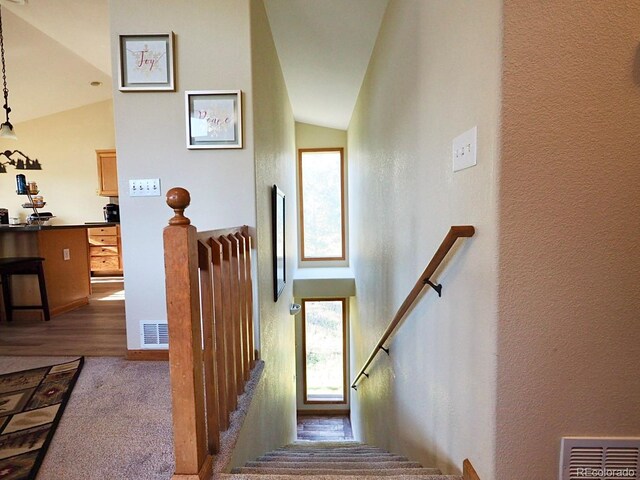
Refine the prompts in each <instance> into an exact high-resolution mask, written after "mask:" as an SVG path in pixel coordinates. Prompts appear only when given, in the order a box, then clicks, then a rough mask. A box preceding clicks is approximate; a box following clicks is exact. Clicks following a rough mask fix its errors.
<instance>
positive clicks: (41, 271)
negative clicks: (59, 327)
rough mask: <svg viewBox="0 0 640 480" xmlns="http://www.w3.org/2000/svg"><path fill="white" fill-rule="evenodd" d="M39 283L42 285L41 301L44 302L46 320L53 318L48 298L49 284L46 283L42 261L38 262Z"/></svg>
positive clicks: (43, 308)
mask: <svg viewBox="0 0 640 480" xmlns="http://www.w3.org/2000/svg"><path fill="white" fill-rule="evenodd" d="M38 284H39V286H40V303H41V304H42V312H43V313H44V319H45V321H47V322H48V321H49V320H51V314H50V313H49V299H48V298H47V286H46V285H45V283H44V269H43V268H42V262H40V263H38Z"/></svg>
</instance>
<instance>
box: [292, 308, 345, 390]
mask: <svg viewBox="0 0 640 480" xmlns="http://www.w3.org/2000/svg"><path fill="white" fill-rule="evenodd" d="M302 322H303V325H302V349H303V373H304V403H346V398H347V386H346V377H347V374H346V372H347V361H346V355H345V351H346V346H347V344H346V301H345V299H344V298H341V299H315V300H303V301H302Z"/></svg>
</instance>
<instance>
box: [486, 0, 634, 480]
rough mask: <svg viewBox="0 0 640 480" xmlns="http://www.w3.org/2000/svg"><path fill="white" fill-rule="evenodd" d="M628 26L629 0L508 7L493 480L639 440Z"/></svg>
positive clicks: (542, 474) (541, 474)
mask: <svg viewBox="0 0 640 480" xmlns="http://www.w3.org/2000/svg"><path fill="white" fill-rule="evenodd" d="M638 25H640V4H639V3H638V2H628V1H624V0H611V1H607V2H599V1H596V0H590V1H584V2H573V1H556V2H526V1H512V0H507V1H506V2H505V9H504V58H505V63H504V73H503V89H504V94H503V114H502V123H503V130H502V162H501V164H502V165H501V180H500V188H501V192H500V211H499V214H500V218H499V223H500V295H499V306H500V314H499V315H500V316H499V318H500V321H499V343H498V404H497V427H498V433H497V445H496V447H497V450H496V459H497V466H496V478H499V479H503V478H515V477H517V478H522V479H541V478H545V479H547V478H549V479H550V478H556V475H557V471H558V460H559V447H560V437H562V436H565V435H568V436H570V435H585V436H623V435H636V436H637V435H638V434H639V433H640V413H639V410H638V405H640V381H639V376H638V366H639V365H640V328H638V318H640V317H639V313H638V312H640V295H639V294H638V277H639V274H640V256H639V255H638V251H639V246H640V245H639V241H638V232H640V195H639V193H638V192H639V191H638V185H640V162H639V161H638V152H640V135H639V133H638V129H639V128H640V74H639V72H640V60H639V59H640V54H639V52H640V49H639V46H638V43H639V41H640V36H639V33H640V30H639V28H638Z"/></svg>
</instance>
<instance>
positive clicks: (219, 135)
mask: <svg viewBox="0 0 640 480" xmlns="http://www.w3.org/2000/svg"><path fill="white" fill-rule="evenodd" d="M185 104H186V105H185V110H186V116H187V118H186V127H187V148H189V149H196V148H242V92H241V91H240V90H199V91H189V92H185Z"/></svg>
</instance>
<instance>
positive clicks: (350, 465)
mask: <svg viewBox="0 0 640 480" xmlns="http://www.w3.org/2000/svg"><path fill="white" fill-rule="evenodd" d="M363 464H364V465H363ZM245 466H247V467H259V468H297V469H300V468H304V469H312V470H316V469H319V468H331V469H333V470H336V469H345V470H350V469H362V468H420V467H422V465H420V464H419V463H418V462H407V461H400V462H397V461H396V462H388V461H384V460H383V461H380V460H373V459H372V460H369V461H367V462H324V461H317V462H305V463H304V467H302V466H301V465H300V464H299V463H297V462H280V461H263V462H247V463H245Z"/></svg>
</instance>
